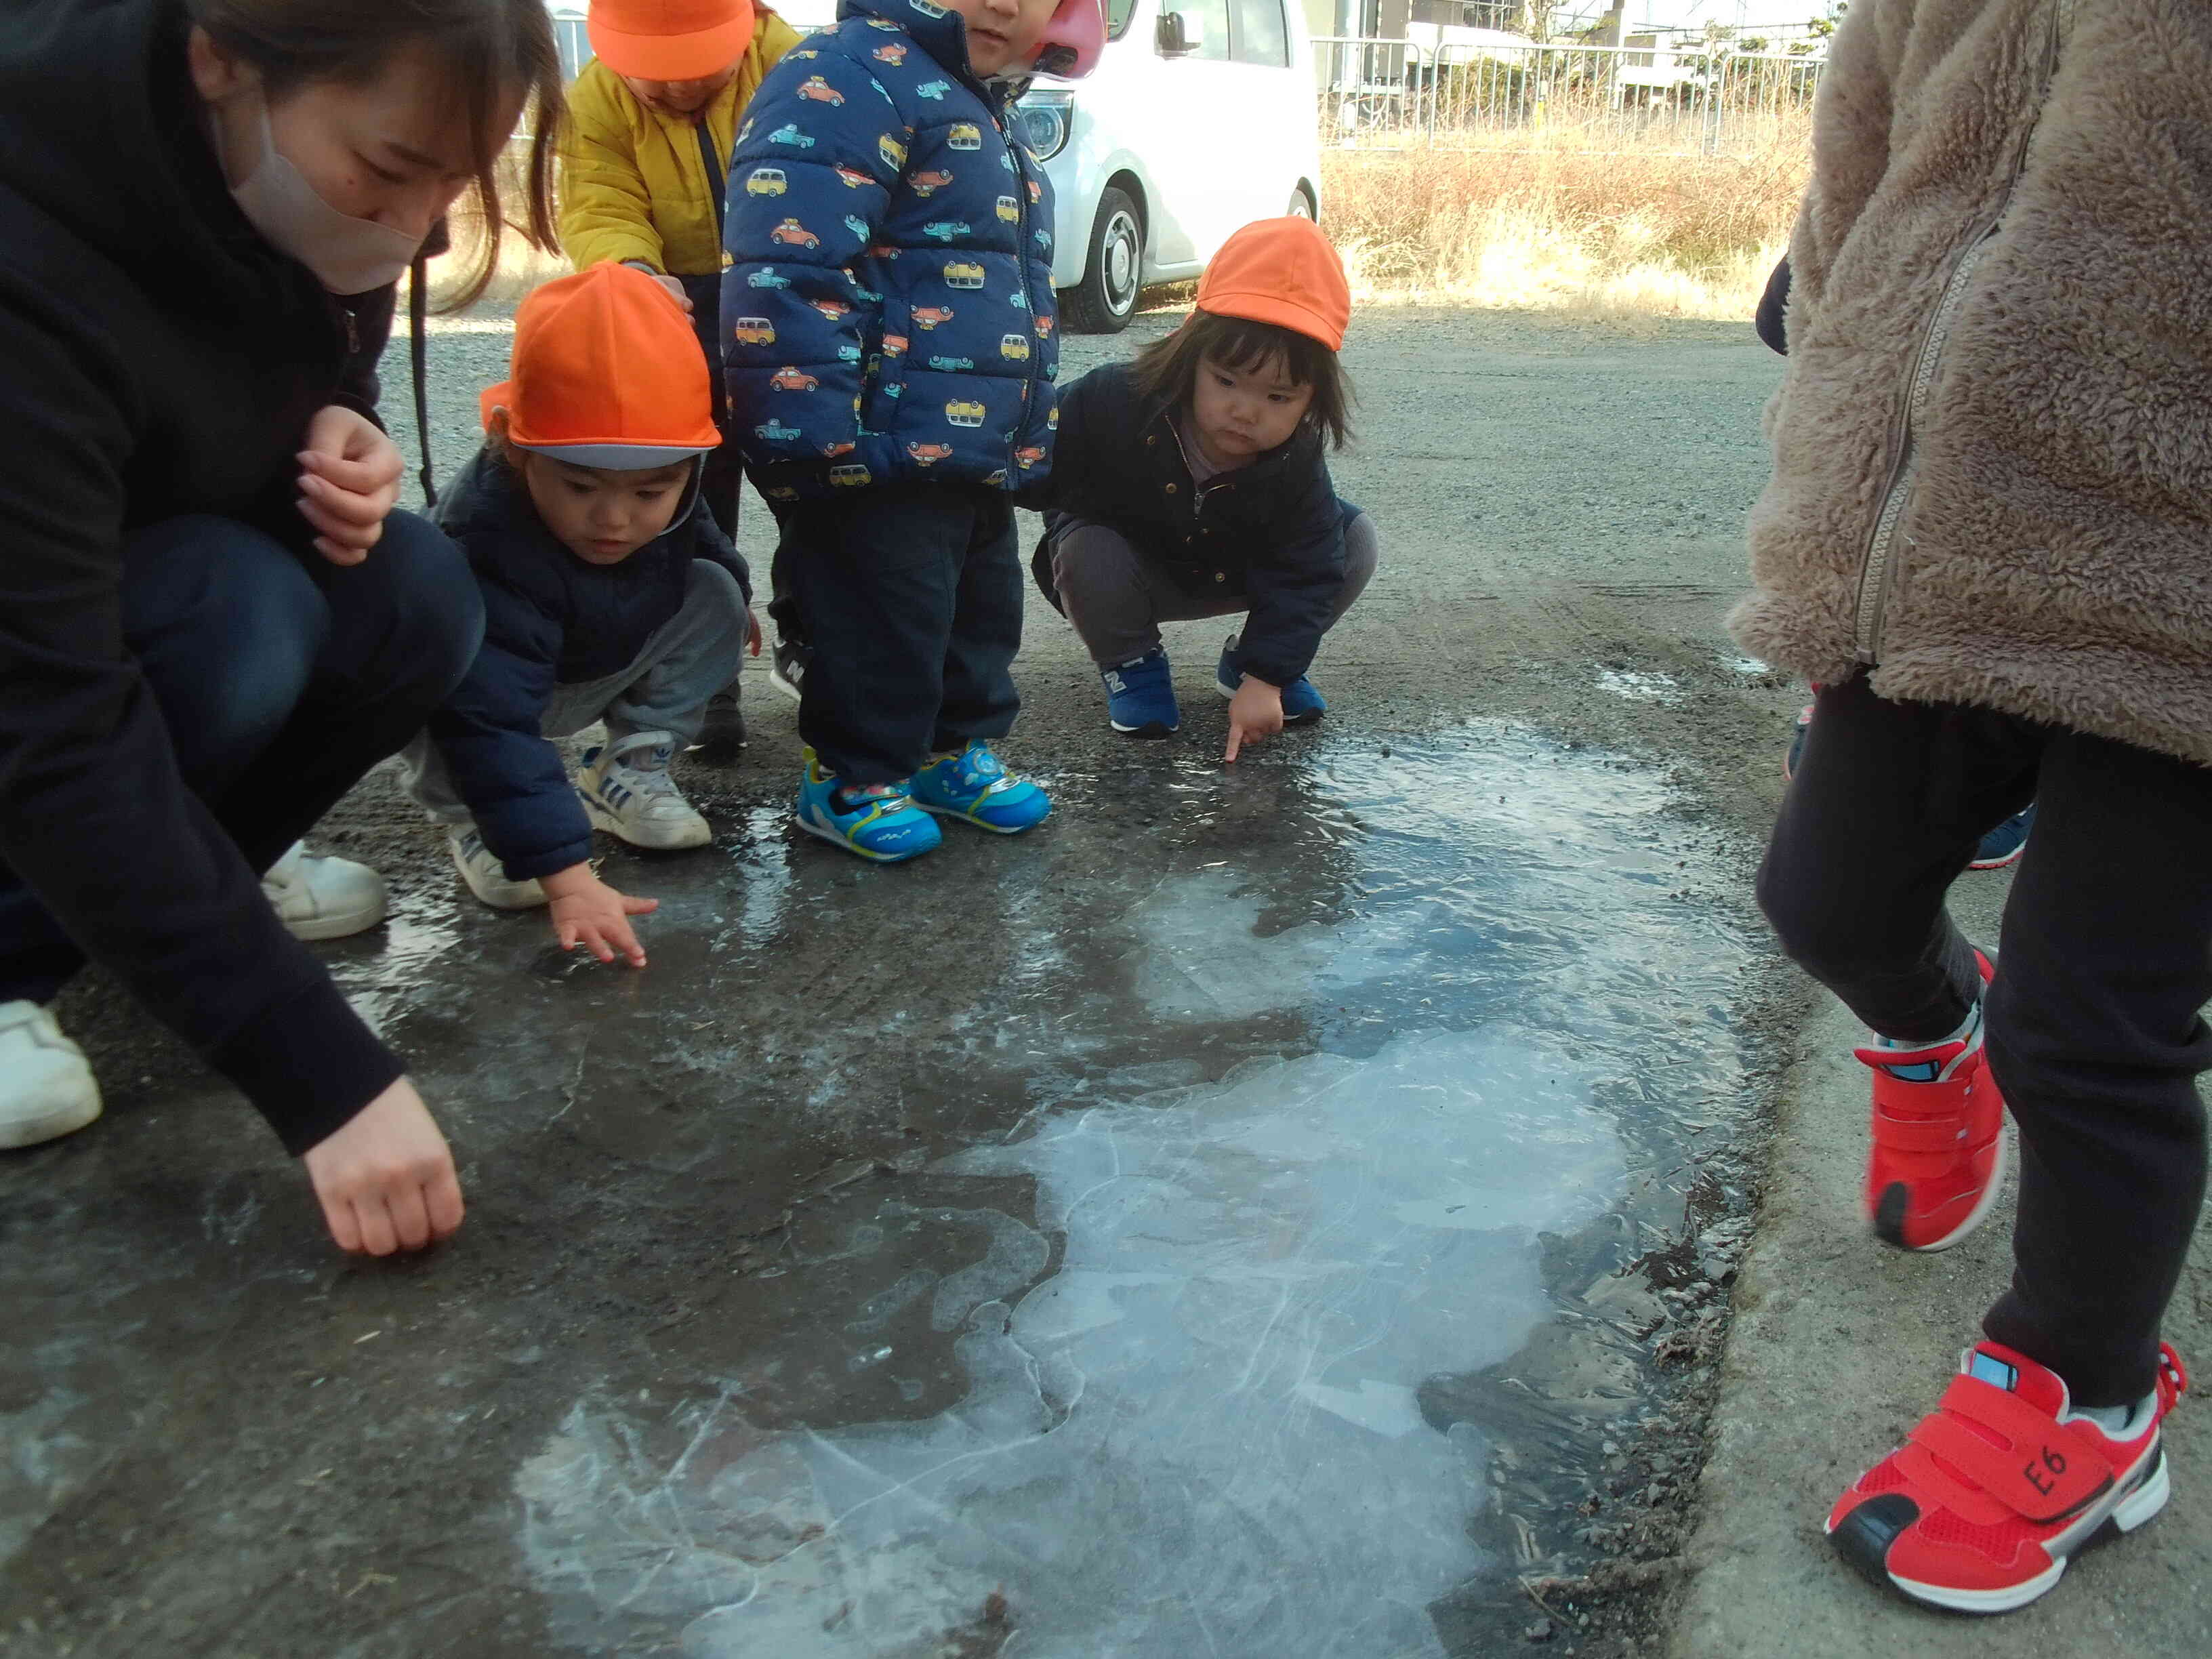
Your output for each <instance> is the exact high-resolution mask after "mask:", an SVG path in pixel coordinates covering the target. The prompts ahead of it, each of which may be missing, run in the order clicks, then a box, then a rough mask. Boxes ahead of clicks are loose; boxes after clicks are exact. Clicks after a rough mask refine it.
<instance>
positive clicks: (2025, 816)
mask: <svg viewBox="0 0 2212 1659" xmlns="http://www.w3.org/2000/svg"><path fill="white" fill-rule="evenodd" d="M2034 827H2035V807H2034V805H2033V803H2032V802H2031V803H2030V804H2029V805H2028V806H2027V810H2026V811H2019V812H2015V813H2014V814H2013V815H2012V816H2011V817H2008V818H2007V819H2006V820H2005V821H2004V822H2003V823H2001V824H1999V825H1997V827H1996V829H1992V830H1990V833H1989V834H1988V835H1986V836H1983V837H1982V844H1981V845H1980V846H1979V847H1978V848H1975V849H1974V860H1973V862H1972V864H1970V865H1968V866H1966V867H1967V868H1968V869H1970V870H2002V869H2003V868H2004V867H2005V866H2007V865H2008V864H2016V863H2018V862H2019V861H2020V855H2021V854H2022V853H2025V852H2026V851H2027V832H2028V831H2029V830H2030V829H2033V828H2034Z"/></svg>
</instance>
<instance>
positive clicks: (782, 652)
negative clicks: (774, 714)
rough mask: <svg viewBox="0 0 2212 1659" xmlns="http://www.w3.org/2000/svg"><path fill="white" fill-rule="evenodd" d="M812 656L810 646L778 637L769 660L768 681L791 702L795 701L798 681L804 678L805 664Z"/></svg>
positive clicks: (796, 699)
mask: <svg viewBox="0 0 2212 1659" xmlns="http://www.w3.org/2000/svg"><path fill="white" fill-rule="evenodd" d="M813 656H814V648H813V647H811V646H806V645H801V644H800V643H799V641H796V640H785V639H779V640H778V641H776V642H775V653H774V655H773V656H772V657H771V658H770V659H769V669H768V683H769V684H770V685H772V686H774V687H775V689H776V690H779V691H781V692H782V693H783V695H784V696H787V697H789V698H790V699H791V700H792V702H798V701H799V683H800V682H801V681H802V680H804V679H805V678H806V665H807V664H808V662H810V661H811V660H812V659H813Z"/></svg>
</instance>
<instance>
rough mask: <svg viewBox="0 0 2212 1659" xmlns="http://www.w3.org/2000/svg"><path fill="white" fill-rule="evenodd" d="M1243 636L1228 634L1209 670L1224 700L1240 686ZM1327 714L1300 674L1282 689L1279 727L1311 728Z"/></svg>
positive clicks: (1321, 699)
mask: <svg viewBox="0 0 2212 1659" xmlns="http://www.w3.org/2000/svg"><path fill="white" fill-rule="evenodd" d="M1243 637H1244V636H1243V635H1241V634H1231V635H1230V636H1229V637H1228V639H1227V640H1226V641H1224V642H1223V644H1222V647H1221V660H1220V661H1219V662H1218V663H1216V664H1215V665H1214V666H1213V683H1214V684H1215V685H1216V686H1217V687H1218V688H1219V690H1220V692H1221V695H1222V696H1225V697H1233V696H1236V695H1237V688H1238V687H1239V686H1241V685H1243V684H1244V671H1243V669H1242V668H1239V667H1238V666H1237V647H1238V646H1239V645H1240V644H1242V643H1243ZM1327 713H1328V702H1326V701H1324V700H1323V698H1322V695H1321V693H1320V692H1318V691H1316V690H1314V684H1313V682H1312V681H1311V680H1310V679H1308V678H1306V677H1305V676H1304V675H1303V674H1301V675H1299V676H1298V677H1297V678H1296V679H1294V680H1292V681H1291V683H1290V684H1288V685H1286V686H1285V687H1284V688H1283V724H1284V725H1285V726H1311V725H1312V724H1313V723H1314V722H1315V721H1316V720H1319V719H1320V718H1321V717H1322V715H1323V714H1327Z"/></svg>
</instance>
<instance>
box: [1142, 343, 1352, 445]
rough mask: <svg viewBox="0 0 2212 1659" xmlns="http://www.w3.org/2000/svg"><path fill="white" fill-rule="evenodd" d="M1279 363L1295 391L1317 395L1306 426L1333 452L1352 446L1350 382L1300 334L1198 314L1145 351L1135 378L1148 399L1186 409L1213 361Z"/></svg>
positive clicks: (1331, 356)
mask: <svg viewBox="0 0 2212 1659" xmlns="http://www.w3.org/2000/svg"><path fill="white" fill-rule="evenodd" d="M1276 357H1280V358H1281V359H1282V360H1283V367H1284V368H1285V370H1286V371H1287V372H1288V374H1290V377H1291V385H1293V386H1311V387H1312V388H1313V389H1314V395H1313V404H1312V406H1311V407H1310V408H1309V409H1308V410H1306V418H1305V423H1306V424H1307V425H1308V426H1310V427H1312V428H1315V429H1316V431H1318V432H1320V433H1322V435H1324V436H1325V437H1326V438H1327V439H1328V444H1329V447H1330V448H1332V449H1341V448H1343V447H1345V445H1346V444H1347V443H1349V442H1351V441H1352V381H1351V379H1350V377H1349V376H1347V375H1346V374H1345V372H1344V367H1343V365H1342V364H1340V362H1337V359H1336V354H1335V353H1334V351H1331V350H1330V349H1328V347H1327V346H1325V345H1323V344H1322V343H1321V342H1320V341H1319V340H1316V339H1315V338H1314V337H1313V336H1311V335H1310V334H1301V333H1299V332H1298V331H1297V330H1295V329H1289V328H1278V327H1276V326H1275V325H1274V324H1273V323H1255V322H1252V321H1249V320H1248V319H1245V318H1243V317H1217V316H1215V315H1214V314H1213V313H1212V312H1210V311H1194V312H1192V313H1190V315H1189V316H1188V317H1186V318H1185V319H1183V324H1182V327H1181V328H1178V329H1177V330H1176V331H1175V332H1174V333H1172V334H1170V335H1169V336H1168V337H1167V338H1166V339H1164V340H1155V341H1153V342H1152V344H1150V345H1148V346H1146V348H1145V349H1144V350H1143V351H1142V352H1141V353H1139V356H1138V357H1137V361H1136V362H1135V363H1134V364H1133V366H1132V370H1131V372H1132V373H1133V374H1134V375H1135V376H1136V380H1137V388H1138V390H1139V391H1140V392H1143V393H1144V394H1145V395H1146V397H1148V398H1158V399H1159V400H1160V401H1162V402H1164V403H1167V402H1172V403H1175V404H1188V403H1189V402H1190V399H1191V393H1192V390H1193V388H1194V387H1195V386H1197V384H1198V370H1199V366H1200V364H1201V363H1203V362H1206V360H1207V359H1208V358H1211V359H1212V360H1213V361H1214V362H1217V363H1219V364H1220V365H1221V366H1222V367H1223V368H1261V366H1262V365H1264V364H1266V363H1267V362H1269V361H1270V360H1271V359H1273V358H1276Z"/></svg>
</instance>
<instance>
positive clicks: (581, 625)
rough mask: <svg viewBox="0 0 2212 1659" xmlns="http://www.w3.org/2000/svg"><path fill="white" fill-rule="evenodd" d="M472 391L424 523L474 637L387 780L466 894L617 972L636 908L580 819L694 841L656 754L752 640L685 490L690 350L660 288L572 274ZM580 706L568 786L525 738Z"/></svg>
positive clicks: (645, 842) (706, 412)
mask: <svg viewBox="0 0 2212 1659" xmlns="http://www.w3.org/2000/svg"><path fill="white" fill-rule="evenodd" d="M482 401H483V416H484V428H485V431H486V432H487V434H488V435H489V436H488V438H487V440H486V441H485V444H484V447H483V449H482V450H480V451H479V452H478V453H477V456H476V458H475V459H473V460H471V462H470V463H469V465H468V466H467V467H466V468H465V470H464V471H462V473H461V474H460V476H459V477H458V478H457V479H455V480H454V483H453V488H452V489H451V490H450V491H448V492H447V495H445V497H444V498H443V499H442V500H441V501H440V502H439V521H440V523H441V525H442V526H443V527H444V528H445V530H446V532H447V534H448V535H450V536H452V537H453V539H454V540H455V541H457V542H459V544H460V545H461V547H462V550H464V551H465V552H466V553H467V555H468V557H469V563H470V566H471V569H472V570H473V571H474V572H475V574H476V578H477V586H478V587H479V588H481V589H482V591H483V600H484V616H485V621H484V639H483V649H482V650H481V651H480V652H479V653H477V660H476V664H475V665H474V666H473V667H472V668H471V669H470V671H469V673H468V676H467V678H465V679H464V680H463V681H462V682H461V684H460V688H459V690H457V691H455V692H454V693H453V696H451V697H450V698H448V699H447V702H446V703H445V705H444V706H443V707H442V708H440V709H439V710H438V712H437V713H436V714H434V715H432V716H431V718H430V723H429V727H428V731H427V732H425V733H424V735H423V736H422V737H421V738H417V739H416V742H415V744H414V745H413V746H412V747H411V748H410V750H408V754H407V759H408V765H409V769H410V776H409V782H408V788H409V791H410V793H411V794H412V795H413V796H414V798H415V799H416V801H418V802H419V803H421V804H422V806H423V807H424V808H426V809H427V810H428V812H429V814H430V817H432V819H433V820H434V821H435V822H437V823H441V824H443V825H444V826H445V827H446V834H447V839H448V842H450V844H451V850H452V853H453V862H454V864H455V865H456V866H459V870H460V872H461V876H462V878H463V879H464V880H465V881H466V882H467V883H468V885H469V890H470V891H471V892H472V893H474V894H475V895H476V896H477V897H478V898H479V899H481V900H483V902H485V903H486V904H489V905H491V906H493V907H495V908H499V909H505V910H515V909H526V908H532V907H534V906H537V905H541V904H550V907H551V908H552V917H553V927H554V931H555V933H556V935H557V937H558V938H559V939H560V942H561V945H562V948H563V949H564V950H565V949H571V948H573V947H574V946H575V945H579V944H581V945H586V946H587V947H588V948H589V949H590V950H591V951H592V952H593V953H594V954H595V955H597V956H598V957H599V959H600V960H601V961H603V962H611V961H612V960H613V959H614V957H615V956H616V954H617V953H620V954H621V955H623V957H627V958H628V959H629V962H630V963H632V964H633V965H635V966H636V967H643V966H644V965H645V952H644V951H643V950H642V949H641V947H640V946H639V945H638V942H637V938H636V935H635V933H633V932H632V930H631V928H630V924H629V918H630V917H631V916H634V915H644V914H646V913H647V912H648V911H650V910H651V909H653V900H651V899H644V898H633V897H630V896H628V895H625V894H623V893H620V892H617V890H615V889H614V888H612V887H611V886H609V885H608V884H605V882H602V881H600V880H599V878H598V877H597V876H596V875H594V874H593V873H592V866H591V864H590V862H589V854H590V851H591V844H592V827H593V826H594V825H597V826H598V827H599V828H600V829H605V830H607V831H609V832H610V833H611V834H613V835H615V836H619V837H620V838H621V839H623V841H626V842H629V843H630V844H631V845H632V846H634V847H644V848H654V849H659V850H666V849H670V848H685V847H703V846H705V845H706V844H707V843H708V841H709V840H710V839H711V834H710V832H709V830H708V827H707V821H706V820H705V819H704V818H702V817H700V816H699V814H698V813H697V811H695V810H693V808H692V806H691V805H690V802H688V801H686V800H685V799H684V797H683V795H682V793H680V792H678V789H677V787H676V784H675V781H674V780H673V779H671V777H670V775H669V773H668V763H669V761H670V759H671V757H672V756H673V755H674V753H675V752H676V750H678V749H679V748H681V747H683V746H684V744H687V743H688V742H690V739H691V738H694V737H696V735H697V734H698V731H699V727H700V724H701V722H702V720H703V719H704V718H705V714H706V707H707V700H708V697H709V696H712V695H713V694H714V693H715V692H716V691H718V690H720V688H721V687H722V686H723V685H725V684H727V683H728V682H729V680H730V679H731V678H732V677H733V676H734V675H735V674H736V673H737V671H738V666H739V665H740V664H741V662H742V661H743V659H744V652H745V650H746V647H747V644H748V641H750V643H751V647H752V649H753V650H755V651H756V652H757V651H758V649H759V639H758V633H757V629H755V628H754V627H753V625H752V617H751V612H750V609H749V606H750V603H751V584H750V578H749V575H748V573H747V571H746V568H745V563H744V560H743V559H742V558H740V557H738V554H737V552H736V550H734V549H733V548H732V546H731V545H730V541H729V538H727V537H726V536H725V535H724V534H723V533H722V532H721V530H720V527H719V526H717V525H716V524H715V522H714V516H713V514H712V513H709V512H708V509H707V506H706V503H705V502H704V501H702V499H701V494H700V479H701V476H702V472H703V471H704V465H703V461H704V458H705V457H706V456H707V455H708V454H710V453H712V452H713V450H714V445H715V443H716V441H717V434H716V432H715V429H714V419H713V412H712V411H713V401H712V398H711V397H710V395H709V391H708V368H707V362H706V359H705V358H704V357H703V356H702V355H701V354H700V351H699V348H698V345H697V343H696V341H694V340H693V339H692V337H691V328H690V323H689V322H688V321H687V320H686V319H685V318H684V311H683V307H681V306H679V305H678V303H677V301H676V300H675V298H674V297H673V296H672V295H670V294H669V293H668V292H667V291H666V290H665V289H663V288H662V287H661V286H660V285H659V284H658V283H655V282H654V281H653V279H652V278H651V277H650V276H646V275H645V274H644V273H643V272H641V271H637V270H631V269H630V268H629V267H628V266H626V265H619V264H601V265H594V266H593V267H592V269H590V270H586V271H584V272H582V273H580V275H577V276H566V277H562V279H561V280H560V281H558V282H554V283H547V284H546V285H545V286H544V287H543V288H541V289H538V290H537V292H535V293H534V294H532V295H531V296H530V297H529V298H528V299H526V300H525V301H523V303H522V307H521V309H520V312H519V313H517V315H516V318H515V328H514V359H513V374H512V376H511V378H510V379H508V380H507V381H506V382H504V383H503V384H501V385H499V386H493V387H492V388H490V389H489V391H487V392H484V393H483V400H482ZM594 720H604V721H605V724H606V732H607V738H606V742H605V744H603V745H600V746H599V747H597V748H594V749H591V750H586V752H585V754H584V757H583V768H582V772H581V775H580V776H579V777H578V778H577V780H576V781H575V782H574V785H573V786H572V785H571V783H570V781H569V778H568V768H567V766H566V765H565V763H563V762H562V758H561V754H560V751H559V750H556V748H555V747H554V746H553V744H552V743H551V742H550V741H549V739H550V738H556V737H565V736H567V735H568V734H569V733H571V732H580V731H581V730H582V729H583V728H584V727H585V726H589V725H590V724H592V722H593V721H594Z"/></svg>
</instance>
